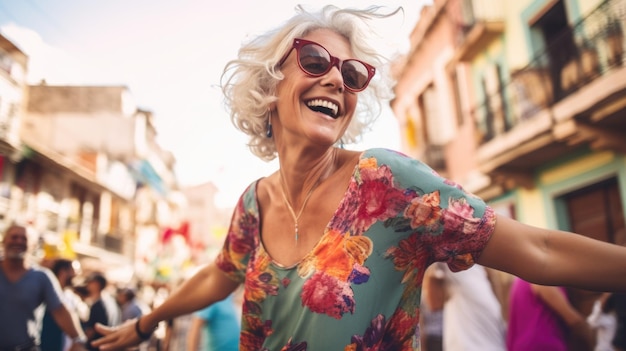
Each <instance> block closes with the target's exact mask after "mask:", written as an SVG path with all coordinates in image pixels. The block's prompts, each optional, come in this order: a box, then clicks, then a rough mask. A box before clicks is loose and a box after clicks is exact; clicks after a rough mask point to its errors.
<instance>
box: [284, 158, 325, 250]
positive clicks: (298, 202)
mask: <svg viewBox="0 0 626 351" xmlns="http://www.w3.org/2000/svg"><path fill="white" fill-rule="evenodd" d="M335 154H336V152H330V153H327V154H326V155H327V156H324V157H323V158H322V159H320V160H319V161H317V162H315V163H313V164H314V166H313V167H311V168H310V169H308V170H307V169H303V168H299V167H294V168H292V169H294V171H293V172H290V173H289V174H291V178H287V177H286V176H285V170H284V169H283V167H282V165H283V164H281V167H280V169H279V182H280V184H279V185H280V191H281V195H282V198H283V201H284V203H285V206H286V207H287V210H288V211H289V214H290V215H291V218H292V219H293V222H294V238H295V242H296V244H297V243H298V237H299V234H300V230H299V229H300V228H299V220H300V216H301V215H302V214H303V213H304V212H305V208H306V204H307V202H308V201H309V198H310V197H311V195H313V191H315V189H316V188H317V186H318V185H319V184H320V183H321V182H322V181H323V180H324V179H326V178H328V176H329V175H330V174H332V172H333V171H334V164H335V162H334V161H335ZM308 164H311V163H308ZM296 170H298V171H296ZM299 179H301V180H299Z"/></svg>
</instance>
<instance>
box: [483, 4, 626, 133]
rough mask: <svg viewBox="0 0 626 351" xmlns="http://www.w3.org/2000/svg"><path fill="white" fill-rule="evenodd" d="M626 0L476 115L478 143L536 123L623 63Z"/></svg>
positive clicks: (597, 15)
mask: <svg viewBox="0 0 626 351" xmlns="http://www.w3.org/2000/svg"><path fill="white" fill-rule="evenodd" d="M625 29H626V0H609V1H605V2H603V3H602V4H601V5H599V6H598V7H597V8H596V9H595V10H594V11H593V12H592V13H590V14H589V15H588V16H587V17H585V18H583V19H582V20H581V21H580V22H578V23H577V24H575V25H574V26H572V27H570V28H568V29H566V30H564V31H563V32H562V33H560V34H559V35H558V36H557V37H556V39H555V40H553V41H552V42H550V43H547V49H546V50H544V51H542V52H540V53H538V54H537V55H536V56H535V57H534V58H533V59H532V60H531V62H530V63H529V64H528V65H527V66H526V67H524V68H523V69H520V70H518V71H515V72H512V73H511V75H510V78H509V80H508V81H505V82H503V83H502V85H501V88H500V89H499V90H498V91H497V92H496V93H493V94H490V95H489V96H487V97H486V98H485V100H484V101H483V102H482V103H481V104H479V105H478V106H477V107H476V108H475V109H474V111H473V115H474V116H473V117H474V121H476V123H477V130H479V131H480V135H479V138H478V139H479V141H480V142H481V143H485V142H488V141H489V140H491V139H493V138H494V137H496V136H497V135H499V134H502V133H506V132H507V131H508V130H510V129H511V128H513V127H515V126H516V125H518V124H520V123H523V122H524V121H526V120H528V119H532V118H533V117H534V116H536V115H537V113H538V112H540V111H542V110H545V109H548V108H549V107H551V106H552V105H554V104H556V103H557V102H559V101H560V100H562V99H564V98H566V97H568V96H569V95H571V94H573V93H574V92H576V91H577V90H578V89H580V88H581V87H583V86H585V85H586V84H589V83H590V82H591V81H593V80H595V79H597V78H599V77H601V76H604V75H606V74H608V73H609V72H611V70H613V69H614V68H617V67H621V66H622V65H623V64H624V62H625V56H626V55H625V52H624V46H625V40H624V38H625V33H624V31H625Z"/></svg>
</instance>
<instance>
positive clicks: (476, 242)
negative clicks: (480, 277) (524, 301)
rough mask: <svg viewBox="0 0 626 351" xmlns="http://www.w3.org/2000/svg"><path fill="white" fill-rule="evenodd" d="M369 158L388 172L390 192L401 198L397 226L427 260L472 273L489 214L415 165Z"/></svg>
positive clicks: (388, 155)
mask: <svg viewBox="0 0 626 351" xmlns="http://www.w3.org/2000/svg"><path fill="white" fill-rule="evenodd" d="M370 153H372V154H373V155H375V157H376V158H377V162H378V166H379V167H381V166H382V167H384V166H386V167H389V168H390V170H391V173H392V174H393V182H394V184H393V187H394V188H395V189H401V190H402V191H403V192H404V194H406V196H407V201H408V204H407V206H406V207H405V209H404V212H403V214H402V216H403V219H402V220H404V223H405V225H406V227H407V230H409V231H412V232H413V233H417V234H418V235H419V241H420V242H421V243H422V244H424V245H426V246H427V247H428V250H429V252H430V256H431V260H432V261H444V262H447V263H448V266H449V267H450V269H451V270H452V271H459V270H463V269H467V268H469V267H471V266H472V265H473V264H474V263H475V261H476V260H477V259H478V257H479V256H480V254H481V253H482V250H483V249H484V248H485V246H486V245H487V242H488V241H489V239H490V237H491V235H492V233H493V230H494V228H495V221H496V215H495V212H494V211H493V209H492V208H491V207H489V206H488V205H487V204H486V203H485V202H484V201H483V200H482V199H480V198H479V197H477V196H475V195H474V194H471V193H469V192H467V191H465V190H464V189H463V187H462V186H461V185H459V184H457V183H455V182H453V181H450V180H448V179H446V178H443V177H441V176H440V175H439V174H438V173H437V172H436V171H434V170H433V169H432V168H430V167H429V166H427V165H426V164H424V163H422V162H420V161H418V160H415V159H413V158H411V157H409V156H406V155H404V154H402V153H399V152H395V151H391V150H385V149H373V150H371V151H370Z"/></svg>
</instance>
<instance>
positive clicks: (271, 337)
mask: <svg viewBox="0 0 626 351" xmlns="http://www.w3.org/2000/svg"><path fill="white" fill-rule="evenodd" d="M256 184H257V183H256V182H255V183H253V184H251V186H250V187H249V188H248V189H246V191H245V192H244V193H243V195H242V197H241V198H240V201H239V202H238V204H237V207H236V209H235V213H234V215H233V220H232V223H231V227H230V229H229V232H228V236H227V239H226V242H225V244H224V248H223V249H222V251H221V253H220V255H219V256H218V259H217V263H218V265H219V267H220V268H221V269H222V270H223V271H224V272H225V273H226V274H228V275H229V276H230V277H232V279H235V280H237V281H240V282H241V283H243V284H244V286H245V292H244V304H243V310H242V332H241V338H240V349H241V350H255V351H257V350H267V351H282V350H285V351H286V350H328V349H333V350H338V349H342V348H343V349H344V350H348V351H349V350H363V351H368V350H372V351H373V350H380V351H382V350H419V330H418V322H419V301H420V298H421V285H422V280H423V277H424V271H425V269H426V268H427V267H428V266H429V265H430V264H431V263H433V262H435V261H445V262H447V263H448V265H449V266H450V267H451V268H452V269H453V270H461V269H467V268H469V267H470V266H471V265H472V264H474V261H475V259H476V258H477V257H478V255H480V252H481V251H482V250H483V248H484V247H485V245H486V243H487V241H488V239H489V237H490V236H491V233H492V231H493V228H494V226H495V213H494V211H493V210H492V209H491V208H489V207H488V206H487V205H486V204H485V203H484V202H483V201H482V200H480V199H478V198H477V197H475V196H474V195H472V194H469V193H466V192H465V191H464V190H463V188H462V187H461V186H459V185H458V184H455V183H454V182H451V181H449V180H446V179H443V178H441V177H440V176H439V175H437V174H436V173H435V172H434V171H433V170H432V169H430V168H428V167H427V166H426V165H424V164H423V163H421V162H419V161H416V160H413V159H411V158H409V157H407V156H405V155H402V154H401V153H397V152H394V151H390V150H385V149H372V150H368V151H366V152H364V153H363V154H362V156H361V158H360V160H359V163H358V165H357V167H355V172H354V173H353V176H352V178H351V181H350V183H349V186H348V189H347V190H346V193H345V195H344V198H343V199H342V202H341V204H340V205H339V208H338V209H337V211H336V212H335V215H334V216H333V218H332V219H331V221H330V222H329V225H328V226H327V228H326V230H325V232H324V234H323V236H322V238H321V240H320V242H319V243H318V244H317V245H316V246H315V248H314V249H313V250H312V251H311V252H310V253H309V254H307V255H306V256H305V257H304V258H303V260H302V261H301V262H300V263H299V264H297V265H296V266H295V267H292V268H284V267H279V266H277V265H275V264H274V263H272V260H271V258H270V257H269V255H268V254H267V252H265V251H264V250H263V247H262V244H261V240H260V233H259V223H260V222H259V208H258V204H257V202H256V188H255V186H256Z"/></svg>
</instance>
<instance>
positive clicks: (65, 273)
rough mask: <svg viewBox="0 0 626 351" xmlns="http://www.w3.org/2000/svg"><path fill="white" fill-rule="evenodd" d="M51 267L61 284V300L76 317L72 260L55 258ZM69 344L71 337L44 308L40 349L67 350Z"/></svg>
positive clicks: (76, 302)
mask: <svg viewBox="0 0 626 351" xmlns="http://www.w3.org/2000/svg"><path fill="white" fill-rule="evenodd" d="M51 269H52V273H53V274H54V276H55V277H56V278H57V280H58V282H59V285H60V286H61V291H62V296H61V300H62V302H63V303H64V304H65V306H66V307H67V308H68V310H70V312H71V313H72V317H73V318H77V311H78V297H77V296H76V295H75V294H74V293H73V292H72V280H73V279H74V277H76V270H75V269H74V261H72V260H68V259H65V258H59V259H56V260H54V262H53V263H52V267H51ZM76 324H77V325H79V322H78V321H76ZM71 346H72V339H71V338H70V337H69V336H68V335H67V334H65V333H64V332H63V331H62V330H61V328H59V326H58V325H57V324H56V322H55V321H54V318H53V317H52V313H50V311H48V310H46V312H45V313H44V316H43V321H42V328H41V350H42V351H68V350H69V349H70V347H71Z"/></svg>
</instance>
